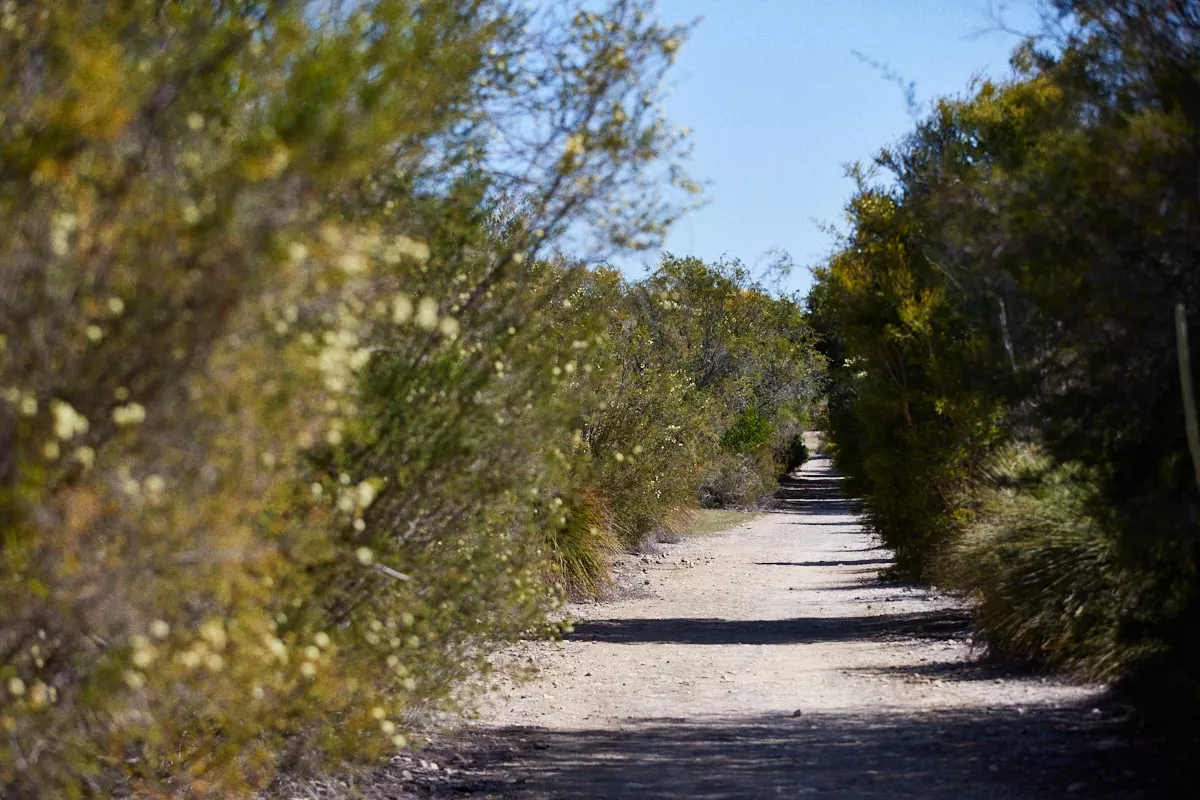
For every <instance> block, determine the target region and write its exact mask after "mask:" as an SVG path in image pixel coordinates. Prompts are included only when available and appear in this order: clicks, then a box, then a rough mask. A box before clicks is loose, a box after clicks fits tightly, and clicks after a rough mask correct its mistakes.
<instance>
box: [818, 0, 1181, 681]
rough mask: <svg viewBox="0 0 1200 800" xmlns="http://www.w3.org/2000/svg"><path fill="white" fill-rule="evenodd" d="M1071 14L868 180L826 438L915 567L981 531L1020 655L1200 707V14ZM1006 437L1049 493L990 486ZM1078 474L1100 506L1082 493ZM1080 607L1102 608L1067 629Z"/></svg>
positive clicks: (981, 550) (829, 315)
mask: <svg viewBox="0 0 1200 800" xmlns="http://www.w3.org/2000/svg"><path fill="white" fill-rule="evenodd" d="M1053 5H1054V6H1055V7H1056V8H1057V9H1058V10H1059V11H1061V12H1063V15H1064V17H1063V23H1064V26H1065V27H1063V28H1061V29H1060V30H1061V31H1063V34H1062V37H1061V38H1060V39H1059V40H1058V41H1057V42H1056V43H1055V47H1054V49H1053V50H1039V49H1038V48H1037V47H1036V46H1035V45H1034V44H1033V43H1028V44H1026V45H1024V46H1022V48H1020V49H1019V50H1018V51H1017V53H1016V54H1015V56H1014V59H1013V63H1014V66H1015V67H1016V68H1017V70H1018V73H1017V75H1016V76H1015V77H1014V78H1013V79H1012V80H1011V81H1009V82H1007V83H1004V84H995V83H991V82H983V83H979V84H976V85H975V86H973V87H972V92H971V94H970V95H969V96H967V97H963V98H957V99H946V100H943V101H941V102H939V103H938V104H937V106H936V108H935V109H934V111H933V113H932V114H931V115H930V116H929V117H928V118H927V119H925V120H923V121H922V122H921V123H920V124H918V126H917V128H916V130H915V131H914V132H913V133H912V134H911V135H910V136H909V137H908V138H907V139H906V140H905V141H903V142H901V143H900V144H899V145H898V146H897V147H896V148H893V149H892V150H889V151H885V152H884V153H882V154H880V156H879V157H878V159H877V164H878V166H879V167H881V168H883V169H886V170H888V171H889V172H890V173H891V174H892V176H893V178H894V180H893V181H892V182H891V183H889V184H887V185H872V184H871V182H870V179H871V175H870V174H869V173H860V181H861V185H860V190H859V192H858V194H857V195H856V197H855V199H854V200H853V201H852V203H851V206H850V209H849V213H850V220H851V222H852V225H853V227H852V231H851V233H850V234H849V236H848V237H847V239H846V241H845V247H844V248H843V249H842V250H841V252H839V253H838V254H837V255H836V256H835V257H834V258H833V259H832V260H831V261H830V263H829V264H828V265H827V266H826V267H825V269H824V271H823V272H822V274H821V276H820V279H819V282H818V286H817V287H816V288H815V289H814V292H813V294H812V295H811V296H810V309H811V312H812V314H813V319H814V325H815V326H816V327H817V328H818V330H819V331H821V332H822V333H823V335H824V340H825V342H824V345H823V346H824V347H825V348H826V354H827V356H828V357H829V358H830V360H831V363H832V365H833V369H832V377H833V382H834V388H833V390H832V391H831V396H830V400H829V404H828V416H829V419H830V429H831V433H832V435H833V439H834V443H835V445H836V454H837V457H838V460H839V462H840V463H842V464H843V465H844V467H845V468H846V470H847V471H848V473H849V474H850V475H851V476H852V477H853V479H854V480H855V482H856V484H857V486H858V487H859V488H860V489H861V491H863V492H864V494H865V496H866V500H867V506H868V510H869V512H870V516H871V520H872V522H873V523H874V524H875V526H876V528H877V529H878V530H879V532H880V534H881V535H882V537H883V539H884V541H885V542H887V543H888V544H889V545H890V546H893V547H895V548H896V549H897V552H898V555H899V557H900V560H901V563H902V564H903V565H904V566H906V567H907V569H908V570H909V571H911V572H915V573H918V574H921V573H925V572H927V571H928V569H929V567H930V564H931V563H932V560H933V559H935V558H937V555H938V553H939V552H941V551H942V550H943V549H944V548H945V547H947V546H948V545H953V543H954V542H955V541H956V539H957V538H958V537H960V536H963V537H966V538H965V539H964V540H963V541H964V542H966V544H964V545H962V547H963V548H966V549H961V548H960V549H956V548H958V547H959V546H958V545H953V546H951V548H950V550H949V553H950V555H948V556H946V558H948V559H949V560H950V561H954V560H956V558H957V559H962V560H966V559H975V560H976V561H978V562H980V563H987V564H990V565H991V566H992V568H993V572H994V574H993V575H990V576H989V575H985V574H983V573H982V572H980V571H975V570H973V569H968V570H967V571H966V572H963V573H961V574H963V575H965V576H967V577H966V578H965V580H966V585H967V586H969V587H970V588H972V589H974V590H976V591H978V592H979V593H980V594H981V596H982V597H983V608H984V609H985V617H986V619H987V620H988V622H987V630H989V631H990V632H991V634H992V636H993V637H994V641H995V644H996V645H997V646H998V647H1000V648H1002V649H1004V650H1007V651H1010V652H1017V653H1020V654H1022V655H1024V656H1028V657H1032V658H1037V659H1044V660H1048V661H1050V662H1052V663H1058V664H1063V665H1068V666H1071V667H1072V668H1078V669H1081V670H1083V671H1084V672H1087V673H1089V674H1095V675H1104V676H1110V677H1111V676H1121V677H1123V678H1127V679H1130V680H1135V681H1139V682H1141V683H1142V684H1144V685H1148V684H1152V683H1154V682H1156V681H1157V682H1160V683H1170V684H1171V685H1172V686H1175V687H1179V688H1182V689H1183V690H1184V694H1185V695H1190V696H1191V697H1193V698H1200V692H1197V687H1198V686H1200V681H1198V680H1197V676H1200V649H1198V648H1197V644H1196V640H1195V637H1194V636H1193V635H1192V633H1191V632H1193V631H1194V630H1195V629H1196V625H1197V624H1198V623H1200V581H1198V580H1197V561H1198V558H1200V524H1198V522H1197V520H1198V516H1197V508H1200V493H1198V492H1197V486H1196V484H1195V481H1194V479H1193V470H1192V465H1191V460H1190V455H1189V452H1188V447H1187V440H1186V433H1185V425H1184V416H1185V415H1184V409H1183V400H1182V396H1181V393H1180V382H1179V374H1178V365H1177V362H1176V341H1175V335H1174V330H1173V314H1174V309H1175V307H1176V304H1177V303H1182V304H1183V305H1184V307H1185V312H1186V313H1187V316H1188V317H1189V318H1191V319H1195V318H1196V314H1197V312H1198V311H1200V308H1198V307H1197V306H1196V305H1195V303H1196V298H1198V297H1200V284H1198V283H1197V275H1198V274H1200V273H1197V272H1196V270H1195V269H1194V265H1195V264H1196V262H1197V258H1198V257H1200V251H1198V250H1197V247H1196V240H1195V237H1194V235H1193V233H1192V232H1193V231H1194V230H1195V229H1196V225H1197V224H1198V223H1200V193H1198V192H1197V187H1196V177H1195V176H1196V175H1197V174H1200V161H1198V158H1200V156H1198V155H1197V154H1198V153H1200V147H1198V146H1197V145H1198V144H1200V112H1198V111H1197V109H1200V105H1197V102H1196V98H1197V95H1196V91H1195V87H1196V85H1197V81H1198V79H1200V9H1198V8H1197V7H1196V4H1195V3H1193V2H1185V3H1179V4H1145V3H1135V2H1124V1H1123V0H1075V1H1072V0H1060V1H1059V2H1055V3H1054V4H1053ZM1190 368H1191V369H1193V370H1194V369H1195V365H1194V364H1193V365H1191V366H1190ZM1006 442H1017V443H1021V444H1024V445H1029V446H1033V447H1035V448H1036V449H1037V450H1038V452H1040V453H1042V454H1044V457H1045V458H1046V459H1048V462H1049V464H1048V467H1047V470H1046V473H1047V475H1048V476H1050V477H1048V478H1047V479H1046V480H1047V481H1048V483H1046V484H1045V486H1043V487H1042V488H1041V489H1038V490H1036V491H1035V490H1029V491H1027V492H1025V493H1018V494H1016V495H1011V496H1009V495H995V494H993V490H992V489H990V488H989V486H990V484H989V482H988V480H987V479H986V476H985V474H984V473H983V471H982V467H983V465H985V464H986V463H988V461H989V459H990V457H991V455H992V454H994V453H995V452H997V449H998V448H999V447H1001V446H1002V445H1004V444H1005V443H1006ZM1059 470H1063V471H1065V472H1062V473H1060V472H1059ZM1072 476H1074V477H1072ZM1079 476H1086V481H1084V483H1086V485H1087V486H1088V487H1089V488H1088V489H1087V492H1089V493H1090V494H1088V498H1089V499H1088V500H1087V501H1086V503H1084V502H1083V501H1082V500H1079V498H1078V497H1077V496H1076V494H1074V492H1075V490H1074V489H1070V490H1068V489H1067V488H1064V487H1065V486H1066V485H1067V484H1068V483H1070V482H1071V480H1077V479H1078V480H1082V478H1080V477H1079ZM1068 478H1070V479H1071V480H1068ZM1080 491H1082V490H1080ZM985 500H986V502H985ZM981 503H982V505H983V506H984V507H986V508H985V512H984V516H983V517H982V518H978V521H976V520H977V514H978V512H979V511H980V507H981ZM1084 506H1086V509H1085V508H1084ZM993 548H994V551H993ZM955 553H957V554H958V556H957V557H955V556H954V554H955ZM988 554H991V555H988ZM1004 559H1009V560H1015V561H1016V562H1017V563H1019V564H1021V565H1022V571H1023V573H1024V575H1025V576H1027V577H1025V578H1022V576H1021V574H1018V572H1017V568H1016V567H1012V568H1007V567H1005V568H1002V566H1001V563H1000V562H1001V561H1003V560H1004ZM950 571H951V572H952V573H953V572H955V570H953V569H952V570H950ZM1072 596H1074V597H1075V600H1071V601H1068V600H1067V599H1066V598H1068V597H1072ZM1081 598H1087V601H1086V604H1084V605H1072V604H1073V603H1076V604H1077V603H1080V602H1083V600H1082V599H1081ZM1068 606H1070V607H1071V608H1072V610H1071V612H1070V613H1072V614H1073V613H1076V611H1077V610H1078V608H1083V609H1085V610H1084V611H1081V612H1078V613H1079V616H1078V617H1075V618H1073V621H1070V622H1066V621H1056V620H1055V619H1054V616H1055V614H1058V613H1065V609H1067V607H1068ZM1131 654H1132V655H1131ZM1148 654H1152V655H1148Z"/></svg>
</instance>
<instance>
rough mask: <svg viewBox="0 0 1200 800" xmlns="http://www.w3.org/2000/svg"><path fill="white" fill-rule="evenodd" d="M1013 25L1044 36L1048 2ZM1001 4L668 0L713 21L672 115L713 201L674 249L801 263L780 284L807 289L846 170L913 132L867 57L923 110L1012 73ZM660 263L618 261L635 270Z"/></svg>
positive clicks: (687, 224) (683, 62)
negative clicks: (775, 253) (1042, 12)
mask: <svg viewBox="0 0 1200 800" xmlns="http://www.w3.org/2000/svg"><path fill="white" fill-rule="evenodd" d="M1007 6H1008V8H1007V10H1006V11H1005V13H1004V19H1005V21H1006V22H1007V23H1008V24H1009V25H1010V26H1012V27H1016V28H1018V29H1021V30H1030V31H1032V30H1034V29H1035V28H1036V27H1037V14H1036V0H1011V2H1009V3H1007ZM988 8H989V4H988V0H660V3H659V10H660V14H661V16H662V18H663V20H664V21H669V22H688V21H691V20H693V19H696V18H697V17H700V18H702V19H701V21H700V23H699V25H698V26H697V27H696V29H695V31H694V32H693V33H692V35H691V38H690V39H689V40H688V42H687V44H686V45H685V46H684V48H683V50H682V52H681V54H680V56H679V59H678V61H677V62H676V65H675V68H674V71H673V74H672V75H671V77H670V78H669V83H670V85H671V87H672V89H671V95H670V96H669V97H668V99H667V102H666V108H667V112H668V114H669V116H670V117H671V119H672V121H673V122H674V123H675V124H676V125H678V126H680V127H687V128H691V129H692V131H693V144H694V150H693V155H692V159H691V161H690V164H689V171H690V172H691V173H692V175H693V176H694V177H695V178H697V179H698V180H700V181H701V182H704V183H706V191H705V197H706V199H707V200H708V205H707V206H706V207H704V208H702V209H700V210H698V211H695V212H692V213H691V214H690V215H689V216H687V217H685V218H684V219H682V220H681V221H680V222H679V223H677V224H676V226H675V228H674V229H673V230H672V231H671V233H670V235H669V236H668V238H667V242H666V249H667V250H669V251H671V252H673V253H675V254H676V255H695V256H699V257H701V258H703V259H705V260H715V259H717V258H719V257H721V256H722V255H727V256H731V257H736V258H739V259H741V260H742V261H743V262H744V263H746V264H747V265H750V266H754V265H756V264H761V263H764V262H763V260H762V255H763V253H764V252H766V251H767V250H768V249H771V248H780V249H783V250H786V251H787V252H788V253H790V255H791V256H792V258H793V260H794V261H795V262H796V263H797V265H799V267H800V268H799V269H797V270H796V271H795V272H794V273H793V275H792V276H791V278H790V279H788V280H787V281H786V283H785V284H784V285H783V286H782V287H781V288H782V289H784V290H785V291H791V290H795V289H800V290H804V289H806V288H807V286H808V285H809V282H810V281H809V276H808V273H807V270H806V269H804V267H805V266H808V265H811V264H814V263H817V262H819V261H820V260H821V259H822V258H823V256H825V255H826V254H828V252H829V251H830V249H831V247H832V242H831V239H830V237H829V235H828V234H826V233H824V232H822V230H821V228H820V226H821V225H822V224H835V225H838V226H839V227H840V226H841V225H842V207H843V205H844V203H845V201H846V199H847V198H848V197H849V195H850V192H851V190H852V184H851V182H850V181H849V180H848V179H847V178H846V177H845V170H844V167H845V165H846V164H848V163H850V162H852V161H856V160H867V159H869V157H870V156H871V155H872V154H873V153H874V152H875V151H876V150H878V149H879V148H880V147H882V146H884V145H886V144H888V143H890V142H894V141H895V140H896V139H898V138H899V137H900V136H902V135H903V134H904V133H906V132H907V131H908V130H909V129H910V128H911V127H912V124H913V122H912V119H911V118H910V116H909V114H908V111H907V109H906V107H905V101H904V93H903V92H902V91H901V89H900V88H899V87H898V86H897V85H896V84H895V83H894V82H889V81H888V80H887V79H886V78H884V77H883V76H882V74H881V71H880V70H879V69H877V68H875V67H872V66H870V65H869V64H866V63H863V62H862V61H861V60H860V58H859V57H857V56H856V55H855V51H857V52H859V53H861V54H862V55H863V56H865V57H867V58H869V59H871V60H872V61H875V62H878V63H881V64H886V65H887V66H888V67H889V68H890V69H891V70H893V71H894V72H895V73H897V74H899V75H900V76H902V77H903V78H904V79H905V80H906V81H914V82H915V83H916V94H917V99H918V101H920V102H922V103H925V104H927V103H928V101H929V100H930V99H932V98H935V97H939V96H943V95H947V94H958V93H961V92H962V91H964V90H965V89H966V87H967V85H968V83H969V82H970V80H971V78H972V76H973V75H977V74H982V75H991V76H998V77H999V76H1004V75H1007V74H1008V73H1009V69H1010V68H1009V66H1008V56H1009V54H1010V52H1011V51H1012V49H1013V47H1014V46H1015V45H1016V44H1017V43H1018V41H1019V40H1018V39H1017V38H1016V37H1015V36H1013V35H1010V34H1006V33H1003V32H999V31H993V32H991V33H986V34H980V32H981V31H983V30H985V29H987V28H989V27H990V25H991V23H990V22H989V17H988V13H987V11H988ZM653 260H657V256H653V255H650V254H642V255H639V256H636V257H634V258H630V259H623V260H621V261H620V262H619V264H620V265H621V266H622V267H623V268H624V269H625V270H626V271H627V272H629V273H630V274H631V275H638V274H641V273H642V272H643V267H642V265H643V264H644V263H645V262H647V261H653Z"/></svg>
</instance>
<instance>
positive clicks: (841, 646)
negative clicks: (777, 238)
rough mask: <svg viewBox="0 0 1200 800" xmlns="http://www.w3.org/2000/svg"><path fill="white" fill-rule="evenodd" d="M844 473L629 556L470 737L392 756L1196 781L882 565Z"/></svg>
mask: <svg viewBox="0 0 1200 800" xmlns="http://www.w3.org/2000/svg"><path fill="white" fill-rule="evenodd" d="M840 483H841V481H840V479H839V477H838V476H837V475H836V474H835V473H834V471H833V469H832V466H831V464H830V462H829V461H828V460H826V459H824V458H820V457H818V458H814V459H812V460H810V461H809V462H808V463H807V464H805V465H804V467H803V468H802V469H801V470H800V471H799V473H798V474H797V475H796V476H795V477H794V478H793V479H791V480H789V481H788V482H786V484H785V486H784V487H783V488H782V489H781V491H780V497H779V502H778V503H777V509H776V510H775V511H773V512H770V513H767V514H765V515H763V516H761V517H758V518H755V519H753V520H752V521H750V522H748V523H746V524H742V525H739V526H737V527H735V528H733V529H731V530H728V531H725V532H723V533H719V534H715V535H708V536H700V537H695V538H691V539H688V540H685V541H684V542H682V543H680V544H677V545H671V546H668V547H667V548H665V550H664V552H662V553H660V554H658V555H654V556H642V557H639V556H627V557H626V558H625V560H624V563H622V564H620V565H619V577H620V579H621V582H622V583H623V585H624V586H625V587H626V589H627V591H626V592H625V593H624V597H623V599H620V600H617V601H614V602H605V603H597V604H588V605H580V606H575V607H573V608H572V612H573V614H574V615H575V616H576V617H577V618H578V619H579V623H578V624H577V625H576V628H575V632H574V634H572V635H571V636H570V637H569V638H568V639H567V640H566V641H564V642H560V643H556V644H550V643H530V644H528V645H526V646H525V648H524V649H523V650H522V651H520V652H518V653H516V654H510V655H511V656H512V657H516V658H522V659H524V658H530V659H532V663H534V664H537V665H538V666H539V672H538V674H537V676H536V678H535V679H534V680H533V681H532V682H527V683H524V684H520V685H511V684H510V685H506V686H504V687H502V688H501V689H500V690H498V691H496V692H493V693H492V695H490V697H489V699H488V702H487V703H486V705H485V707H484V709H483V712H482V714H481V717H480V719H479V721H478V722H477V723H476V724H475V725H474V726H472V728H471V729H470V730H469V731H468V733H467V736H466V737H465V740H466V742H467V745H466V747H465V749H464V747H463V746H462V745H461V744H459V745H456V746H455V747H454V748H453V749H451V750H449V751H447V752H446V753H444V754H443V755H442V757H441V760H442V765H441V766H438V767H433V766H432V765H430V764H429V763H428V762H426V761H424V760H422V759H419V758H415V757H414V758H408V757H402V758H400V759H399V761H398V762H394V766H393V767H392V768H391V769H392V774H396V773H397V772H399V771H403V775H404V776H405V777H404V781H403V784H404V789H405V790H407V791H415V792H416V793H417V794H418V795H419V796H425V797H435V796H436V797H443V796H445V797H449V796H457V797H463V796H468V797H489V798H515V799H516V800H559V799H562V800H585V799H588V800H590V799H592V798H663V799H666V798H706V799H711V800H717V799H718V798H720V800H747V799H750V798H805V797H821V798H924V799H932V800H941V799H942V798H945V800H950V799H951V798H954V799H955V800H959V799H964V798H965V799H966V800H971V799H973V798H981V799H986V800H994V798H1061V797H1080V798H1096V797H1100V798H1160V797H1161V798H1170V797H1195V796H1200V795H1196V794H1192V793H1191V792H1190V791H1183V790H1181V789H1179V788H1178V787H1179V786H1180V785H1181V781H1182V778H1181V773H1182V766H1181V765H1182V763H1183V762H1184V761H1185V760H1186V759H1187V758H1188V756H1187V752H1186V751H1187V747H1182V749H1181V745H1179V743H1178V742H1171V743H1164V742H1161V741H1157V740H1154V739H1152V738H1149V737H1147V736H1145V735H1140V736H1134V735H1132V732H1131V730H1130V724H1129V723H1128V722H1127V721H1126V719H1125V717H1126V716H1127V715H1126V713H1125V711H1124V710H1123V709H1122V708H1121V707H1120V706H1117V705H1115V704H1114V703H1112V702H1109V701H1107V700H1106V699H1105V697H1104V692H1103V689H1102V688H1101V687H1096V686H1079V685H1071V684H1068V683H1066V682H1062V681H1057V680H1053V679H1047V678H1043V677H1037V676H1029V675H1026V676H1017V675H1012V674H1006V673H1004V672H1002V671H998V670H997V669H995V668H991V667H988V666H986V665H981V664H980V663H978V661H977V660H975V656H974V654H973V653H972V649H971V641H970V628H969V615H968V613H967V611H966V609H964V608H963V606H962V605H961V603H959V602H957V601H955V600H953V599H952V598H949V597H946V596H944V595H941V594H938V593H936V592H931V591H928V590H924V589H920V588H915V587H910V586H900V585H883V584H881V583H880V582H879V579H878V575H879V572H880V571H881V569H883V568H886V566H887V565H888V564H889V563H890V559H889V554H888V552H887V551H885V550H882V549H880V548H879V547H878V546H877V544H876V542H875V541H874V540H873V539H872V537H871V536H869V535H868V534H866V533H864V532H863V530H862V528H861V526H860V523H859V521H858V519H857V517H856V516H855V513H854V506H853V504H852V503H851V502H850V501H849V500H847V499H846V498H845V497H844V496H843V494H842V492H841V488H840ZM1192 752H1195V751H1194V750H1193V751H1192ZM430 758H432V755H430ZM1191 785H1192V786H1193V787H1194V786H1195V785H1196V784H1195V783H1192V784H1191ZM388 796H392V795H388ZM404 796H407V795H404Z"/></svg>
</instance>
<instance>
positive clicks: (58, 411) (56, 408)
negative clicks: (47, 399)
mask: <svg viewBox="0 0 1200 800" xmlns="http://www.w3.org/2000/svg"><path fill="white" fill-rule="evenodd" d="M50 411H51V413H52V414H53V415H54V435H55V436H57V437H58V438H60V439H63V440H66V439H71V438H73V437H75V436H79V435H80V434H84V433H87V432H88V428H89V425H88V421H87V418H86V417H84V416H83V415H82V414H80V413H79V412H78V411H76V410H75V409H74V408H72V407H71V405H70V404H69V403H64V402H62V401H61V400H55V401H54V402H53V403H52V404H51V406H50Z"/></svg>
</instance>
